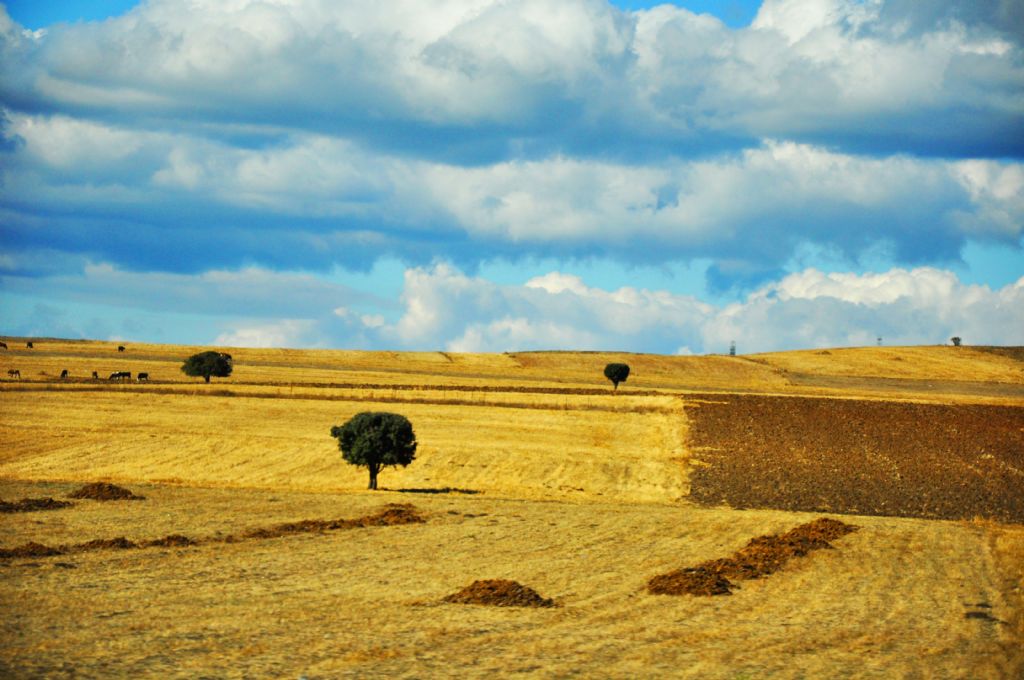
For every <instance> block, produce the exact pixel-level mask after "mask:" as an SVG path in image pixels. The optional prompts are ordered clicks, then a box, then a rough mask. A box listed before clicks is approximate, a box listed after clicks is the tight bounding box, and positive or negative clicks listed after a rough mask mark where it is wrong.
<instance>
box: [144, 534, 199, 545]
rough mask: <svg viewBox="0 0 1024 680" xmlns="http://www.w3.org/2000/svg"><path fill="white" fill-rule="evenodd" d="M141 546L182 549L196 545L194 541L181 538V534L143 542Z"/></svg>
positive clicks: (186, 537) (185, 537)
mask: <svg viewBox="0 0 1024 680" xmlns="http://www.w3.org/2000/svg"><path fill="white" fill-rule="evenodd" d="M142 545H143V547H146V548H184V547H187V546H190V545H196V541H193V540H192V539H191V538H189V537H188V536H182V535H181V534H168V535H167V536H164V537H163V538H157V539H154V540H152V541H145V542H144V543H143V544H142Z"/></svg>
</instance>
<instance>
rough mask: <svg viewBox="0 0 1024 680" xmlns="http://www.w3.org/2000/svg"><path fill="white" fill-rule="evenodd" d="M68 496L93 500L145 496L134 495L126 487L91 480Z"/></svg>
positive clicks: (126, 499)
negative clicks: (91, 481) (90, 482)
mask: <svg viewBox="0 0 1024 680" xmlns="http://www.w3.org/2000/svg"><path fill="white" fill-rule="evenodd" d="M68 498H87V499H90V500H94V501H141V500H145V498H146V497H145V496H136V495H135V494H133V493H132V492H131V491H129V490H128V489H125V488H124V487H120V486H117V485H116V484H110V483H109V482H93V483H92V484H86V485H85V486H83V487H82V488H80V489H78V490H77V491H75V492H73V493H71V494H68Z"/></svg>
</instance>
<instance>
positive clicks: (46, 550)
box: [0, 542, 64, 557]
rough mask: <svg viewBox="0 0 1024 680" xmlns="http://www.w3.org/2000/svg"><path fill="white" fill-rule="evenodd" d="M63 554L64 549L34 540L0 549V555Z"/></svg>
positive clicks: (36, 555)
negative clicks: (8, 548) (15, 546)
mask: <svg viewBox="0 0 1024 680" xmlns="http://www.w3.org/2000/svg"><path fill="white" fill-rule="evenodd" d="M63 554H64V551H63V550H61V549H60V548H51V547H50V546H48V545H43V544H42V543H34V542H29V543H25V544H24V545H19V546H18V547H17V548H11V549H10V550H0V557H51V556H53V555H63Z"/></svg>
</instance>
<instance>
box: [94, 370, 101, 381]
mask: <svg viewBox="0 0 1024 680" xmlns="http://www.w3.org/2000/svg"><path fill="white" fill-rule="evenodd" d="M92 379H93V380H99V379H100V374H99V373H97V372H96V371H93V372H92Z"/></svg>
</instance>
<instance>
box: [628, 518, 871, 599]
mask: <svg viewBox="0 0 1024 680" xmlns="http://www.w3.org/2000/svg"><path fill="white" fill-rule="evenodd" d="M856 530H857V527H855V526H853V525H851V524H845V523H843V522H840V521H838V520H834V519H830V518H827V517H822V518H819V519H816V520H814V521H813V522H808V523H807V524H801V525H800V526H798V527H796V528H794V529H791V530H790V531H787V532H786V533H784V534H781V535H777V536H776V535H771V536H758V537H756V538H752V539H750V541H749V542H748V543H747V545H746V546H745V547H743V548H741V549H740V550H738V551H736V552H735V553H734V554H733V555H732V556H731V557H722V558H719V559H716V560H708V561H707V562H702V563H701V564H698V565H697V566H696V567H686V568H684V569H679V570H677V571H672V572H669V573H667V574H660V575H658V576H655V577H654V578H652V579H651V580H650V581H648V582H647V591H648V592H650V593H651V594H654V595H683V594H688V595H730V594H731V590H732V588H733V587H735V586H734V584H733V583H732V582H731V581H730V580H729V579H734V580H737V581H744V580H749V579H755V578H762V577H764V576H768V575H769V574H773V573H775V572H776V571H778V570H779V569H781V568H782V567H783V566H785V564H786V563H787V562H789V561H790V560H791V559H793V558H794V557H803V556H805V555H807V554H808V553H810V552H812V551H814V550H827V549H830V548H832V544H831V543H829V541H832V540H835V539H837V538H840V537H842V536H845V535H846V534H848V533H850V532H853V531H856Z"/></svg>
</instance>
